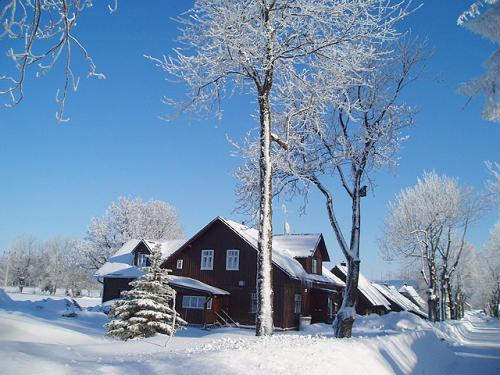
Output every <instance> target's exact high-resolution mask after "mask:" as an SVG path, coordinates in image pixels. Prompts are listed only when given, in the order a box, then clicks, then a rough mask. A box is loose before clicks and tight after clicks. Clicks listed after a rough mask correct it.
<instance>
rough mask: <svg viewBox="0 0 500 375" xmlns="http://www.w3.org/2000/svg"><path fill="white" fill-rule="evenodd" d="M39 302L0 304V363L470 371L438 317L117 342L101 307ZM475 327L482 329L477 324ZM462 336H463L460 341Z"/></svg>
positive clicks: (17, 370) (22, 368)
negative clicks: (67, 313)
mask: <svg viewBox="0 0 500 375" xmlns="http://www.w3.org/2000/svg"><path fill="white" fill-rule="evenodd" d="M5 297H7V298H5ZM0 300H2V301H4V300H6V302H3V304H4V305H8V306H9V305H10V306H11V307H13V306H16V307H19V306H20V305H16V303H17V302H16V301H9V296H6V295H5V293H1V291H0ZM59 303H60V302H59ZM45 304H48V305H54V306H55V305H57V304H58V303H56V302H54V301H47V302H45ZM33 306H36V305H35V304H33V305H32V307H33ZM43 310H44V309H42V310H39V309H36V308H35V309H32V310H31V313H30V314H28V312H29V310H27V309H26V310H24V312H19V311H18V312H15V313H13V312H12V311H6V310H5V309H2V307H1V306H0V368H1V369H8V370H9V372H10V373H14V374H33V373H36V374H75V373H78V374H92V375H94V374H96V373H106V374H127V375H128V374H174V375H175V374H210V375H213V374H286V375H294V374H297V375H299V374H300V375H304V374H307V375H315V374H321V375H324V374H327V373H338V374H342V375H350V374H353V375H354V374H356V375H359V374H376V375H385V374H388V375H389V374H392V375H394V374H397V375H406V374H412V375H420V374H422V375H423V374H427V375H441V374H456V373H458V374H460V375H462V374H467V375H468V374H471V373H474V372H471V371H469V369H467V371H469V372H467V371H465V372H464V371H461V368H464V367H460V366H462V364H463V363H458V362H457V358H458V356H457V355H455V353H453V351H452V350H451V349H450V348H451V346H450V345H448V344H447V342H446V341H443V340H441V337H438V336H436V334H435V330H436V329H438V328H439V325H434V324H431V323H428V322H427V321H425V320H423V319H420V318H419V317H417V316H416V315H414V314H410V313H405V312H403V313H390V314H387V315H384V316H378V315H368V316H364V317H361V316H358V317H357V319H356V321H355V326H354V331H353V333H354V337H353V338H351V339H336V338H334V337H333V330H332V328H331V326H329V325H326V324H314V325H312V326H311V327H309V328H308V330H307V331H305V332H281V333H276V334H275V335H274V336H272V337H265V338H257V337H255V336H254V332H253V331H252V330H244V329H236V328H222V329H214V330H202V329H198V328H193V327H189V328H187V329H186V330H184V331H181V332H179V333H178V334H177V335H176V336H174V337H172V338H171V339H170V338H168V337H166V336H163V335H157V336H155V337H153V338H151V339H147V340H133V341H128V342H121V341H116V340H113V339H109V338H105V337H104V336H103V334H104V329H103V328H102V325H103V324H104V322H106V321H107V318H106V316H105V315H104V314H102V313H90V312H86V311H83V312H82V313H81V314H80V315H79V316H78V317H77V318H74V319H68V318H62V317H58V318H57V319H56V318H54V316H52V317H49V316H45V315H44V314H43ZM45 310H47V308H46V309H45ZM458 323H460V325H461V326H462V328H459V327H458V326H457V327H454V329H455V331H453V329H449V330H447V331H446V330H445V329H444V327H443V331H445V333H446V332H447V333H446V334H447V335H448V339H449V340H452V339H453V337H455V338H457V337H458V333H457V332H458V329H464V330H465V331H463V333H464V335H465V334H467V333H468V332H469V331H468V328H467V327H469V328H470V329H474V325H475V324H476V323H474V322H472V323H471V322H458ZM458 323H457V325H459V324H458ZM469 324H470V326H469ZM488 324H489V323H488ZM442 325H443V326H445V325H450V326H451V327H453V326H454V324H448V323H442ZM436 327H437V328H436ZM499 329H500V327H499ZM475 331H476V332H478V333H480V334H481V335H484V332H485V329H484V328H481V329H478V328H476V329H475ZM439 332H441V330H439ZM440 334H441V333H440ZM469 339H470V337H468V336H467V337H465V336H464V337H463V340H462V341H463V342H465V341H466V340H469ZM498 341H500V340H498ZM165 344H166V346H165ZM499 345H500V343H499ZM466 360H469V359H466ZM490 361H491V360H490ZM494 366H495V363H493V364H492V365H491V369H493V370H492V371H489V372H488V371H486V372H485V371H482V370H481V369H479V370H478V372H477V373H481V374H496V372H495V370H494V368H495V367H494ZM457 370H460V371H458V372H457Z"/></svg>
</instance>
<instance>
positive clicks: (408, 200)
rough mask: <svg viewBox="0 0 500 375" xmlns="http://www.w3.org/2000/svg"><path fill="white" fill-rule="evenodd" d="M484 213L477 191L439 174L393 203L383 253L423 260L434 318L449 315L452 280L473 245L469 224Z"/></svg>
mask: <svg viewBox="0 0 500 375" xmlns="http://www.w3.org/2000/svg"><path fill="white" fill-rule="evenodd" d="M480 212H481V203H480V201H478V200H477V198H476V196H475V195H473V194H472V193H471V192H470V191H468V190H467V189H465V188H464V187H463V186H461V185H460V184H459V183H458V182H457V180H456V179H453V178H450V177H447V176H439V175H437V174H436V173H435V172H429V173H424V176H423V178H422V179H418V180H417V184H416V185H415V186H413V187H409V188H406V189H403V190H402V191H401V192H400V193H399V194H398V195H397V196H396V198H395V200H394V201H392V202H391V203H390V205H389V214H388V216H387V218H386V221H385V224H384V234H383V237H382V239H381V241H380V245H381V250H382V253H383V255H384V256H385V258H386V259H400V260H406V261H409V262H415V261H416V260H419V261H420V262H421V275H422V277H423V279H424V280H425V282H426V284H427V290H428V296H427V297H428V298H427V303H428V307H429V318H430V319H431V320H438V319H439V318H446V317H447V315H446V314H445V312H446V311H447V308H446V306H447V305H448V304H449V303H452V302H453V301H451V300H450V298H451V289H450V288H451V284H450V282H451V279H452V276H453V275H454V273H455V271H456V270H457V267H458V265H459V262H460V260H461V258H462V256H463V253H464V251H465V250H467V249H468V246H467V242H466V234H467V230H468V227H469V225H470V224H471V222H472V221H473V220H474V219H475V218H476V217H477V216H478V214H479V213H480ZM440 300H441V305H440ZM440 313H441V315H440Z"/></svg>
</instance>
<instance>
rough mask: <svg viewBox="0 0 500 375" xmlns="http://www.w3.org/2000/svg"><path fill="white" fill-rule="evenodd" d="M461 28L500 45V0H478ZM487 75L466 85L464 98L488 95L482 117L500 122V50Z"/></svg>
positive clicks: (488, 63) (462, 17)
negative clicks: (465, 96)
mask: <svg viewBox="0 0 500 375" xmlns="http://www.w3.org/2000/svg"><path fill="white" fill-rule="evenodd" d="M457 23H458V25H460V26H463V27H465V28H467V29H468V30H470V31H472V32H475V33H477V34H479V35H481V36H482V37H484V38H486V39H489V40H490V41H491V42H493V43H495V44H497V45H498V44H500V1H499V0H479V1H475V2H474V3H473V4H472V5H471V6H470V8H469V9H468V10H466V11H465V12H463V13H462V14H461V15H460V17H459V18H458V20H457ZM485 66H486V70H487V71H486V73H485V74H484V75H482V76H480V77H478V78H476V79H474V80H472V81H470V82H468V83H466V84H464V85H462V87H461V89H460V91H461V93H462V94H464V95H469V96H473V95H478V94H481V95H484V96H485V97H486V105H485V106H484V109H483V113H482V117H483V118H484V119H485V120H488V121H496V122H500V95H499V92H500V50H499V49H497V50H496V51H495V52H494V53H493V54H492V55H491V56H490V57H489V59H488V60H487V61H486V63H485Z"/></svg>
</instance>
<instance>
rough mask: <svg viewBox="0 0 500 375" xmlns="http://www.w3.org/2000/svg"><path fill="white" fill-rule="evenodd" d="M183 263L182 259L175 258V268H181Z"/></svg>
mask: <svg viewBox="0 0 500 375" xmlns="http://www.w3.org/2000/svg"><path fill="white" fill-rule="evenodd" d="M183 265H184V260H183V259H177V269H178V270H182V266H183Z"/></svg>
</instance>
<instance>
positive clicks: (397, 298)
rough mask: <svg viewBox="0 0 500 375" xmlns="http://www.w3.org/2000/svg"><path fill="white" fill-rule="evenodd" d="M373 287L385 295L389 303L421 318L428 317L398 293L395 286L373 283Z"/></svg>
mask: <svg viewBox="0 0 500 375" xmlns="http://www.w3.org/2000/svg"><path fill="white" fill-rule="evenodd" d="M372 285H373V286H374V287H375V288H376V289H377V290H378V291H379V292H380V293H382V294H383V295H384V297H386V298H387V299H388V300H389V301H392V302H393V303H395V304H397V305H398V306H399V307H400V308H401V309H402V310H405V311H410V312H413V313H415V314H417V315H419V316H421V317H427V314H426V313H425V312H424V311H422V310H421V309H420V307H419V306H417V305H415V304H414V303H413V302H412V301H410V300H409V299H408V298H406V297H405V296H403V295H402V294H401V293H399V292H398V290H397V289H396V287H394V286H393V285H387V284H379V283H376V282H372Z"/></svg>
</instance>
